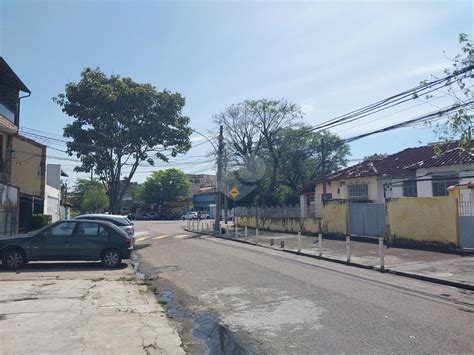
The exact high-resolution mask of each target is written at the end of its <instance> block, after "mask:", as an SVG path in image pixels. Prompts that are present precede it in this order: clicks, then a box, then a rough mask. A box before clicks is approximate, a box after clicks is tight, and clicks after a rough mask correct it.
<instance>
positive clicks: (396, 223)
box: [387, 193, 458, 246]
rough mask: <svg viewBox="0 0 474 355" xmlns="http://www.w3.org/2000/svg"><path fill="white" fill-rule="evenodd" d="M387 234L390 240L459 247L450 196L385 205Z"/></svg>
mask: <svg viewBox="0 0 474 355" xmlns="http://www.w3.org/2000/svg"><path fill="white" fill-rule="evenodd" d="M387 223H388V225H387V231H388V233H389V235H390V237H391V238H393V239H395V240H396V239H407V240H414V241H418V242H428V243H440V244H454V245H456V246H457V245H458V236H457V235H458V234H457V206H456V199H455V197H454V194H453V193H450V194H449V196H443V197H413V198H407V197H405V198H397V199H390V200H388V201H387Z"/></svg>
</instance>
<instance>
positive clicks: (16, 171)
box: [0, 57, 46, 235]
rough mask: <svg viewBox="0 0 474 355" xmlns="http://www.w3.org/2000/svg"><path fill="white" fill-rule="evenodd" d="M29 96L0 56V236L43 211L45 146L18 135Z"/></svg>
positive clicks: (13, 231) (26, 223)
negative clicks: (25, 103)
mask: <svg viewBox="0 0 474 355" xmlns="http://www.w3.org/2000/svg"><path fill="white" fill-rule="evenodd" d="M21 94H24V95H21ZM30 94H31V92H30V90H29V89H28V88H27V87H26V86H25V84H24V83H23V82H22V81H21V80H20V78H19V77H18V76H17V75H16V74H15V72H14V71H13V70H12V69H11V68H10V66H9V65H8V64H7V63H6V61H5V60H4V59H3V58H2V57H0V147H1V153H0V166H1V174H0V197H1V200H0V235H10V234H14V233H17V232H18V231H19V230H20V231H21V230H23V231H24V230H27V229H28V227H29V223H30V219H31V216H32V214H34V213H43V212H44V197H45V174H46V166H45V163H46V146H44V145H42V144H40V143H38V142H35V141H33V140H31V139H29V138H27V137H24V136H22V135H20V134H19V133H18V128H19V126H20V102H21V100H22V99H24V98H26V97H28V96H29V95H30Z"/></svg>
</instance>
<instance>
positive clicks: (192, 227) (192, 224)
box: [191, 219, 194, 232]
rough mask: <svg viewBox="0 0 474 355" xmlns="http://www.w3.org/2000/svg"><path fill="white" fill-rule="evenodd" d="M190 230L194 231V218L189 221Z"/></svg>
mask: <svg viewBox="0 0 474 355" xmlns="http://www.w3.org/2000/svg"><path fill="white" fill-rule="evenodd" d="M191 230H192V231H193V232H194V219H193V220H192V221H191Z"/></svg>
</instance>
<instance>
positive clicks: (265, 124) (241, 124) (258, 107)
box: [214, 99, 303, 204]
mask: <svg viewBox="0 0 474 355" xmlns="http://www.w3.org/2000/svg"><path fill="white" fill-rule="evenodd" d="M302 116H303V114H302V112H301V109H300V107H299V106H298V105H296V104H294V103H291V102H288V101H287V100H285V99H281V100H268V99H261V100H246V101H242V102H240V103H237V104H234V105H231V106H229V107H228V108H226V109H225V110H224V111H223V112H221V113H219V114H217V115H215V116H214V120H215V122H216V124H217V125H222V126H223V128H224V132H225V134H224V137H225V143H226V150H227V153H228V157H229V165H230V167H231V168H237V169H239V168H242V167H243V168H244V169H246V170H247V171H248V172H249V175H251V176H254V177H258V179H256V180H257V181H256V185H257V189H258V190H259V195H260V200H261V203H262V204H267V203H270V202H271V201H270V199H271V195H272V194H273V193H274V192H275V189H276V187H277V179H278V172H279V167H280V159H281V151H280V150H279V149H278V147H279V144H280V136H279V135H280V132H281V131H282V130H284V129H288V128H290V127H293V126H295V125H298V124H300V123H301V121H300V120H301V118H302ZM262 165H264V169H263V167H262ZM263 171H265V174H266V177H267V179H266V180H267V181H266V183H265V184H263V180H262V178H263V175H261V174H262V172H263Z"/></svg>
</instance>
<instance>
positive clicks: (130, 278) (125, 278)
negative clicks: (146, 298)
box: [117, 276, 135, 282]
mask: <svg viewBox="0 0 474 355" xmlns="http://www.w3.org/2000/svg"><path fill="white" fill-rule="evenodd" d="M117 281H123V282H132V281H135V278H134V277H132V276H128V277H127V276H121V277H119V278H118V279H117Z"/></svg>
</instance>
